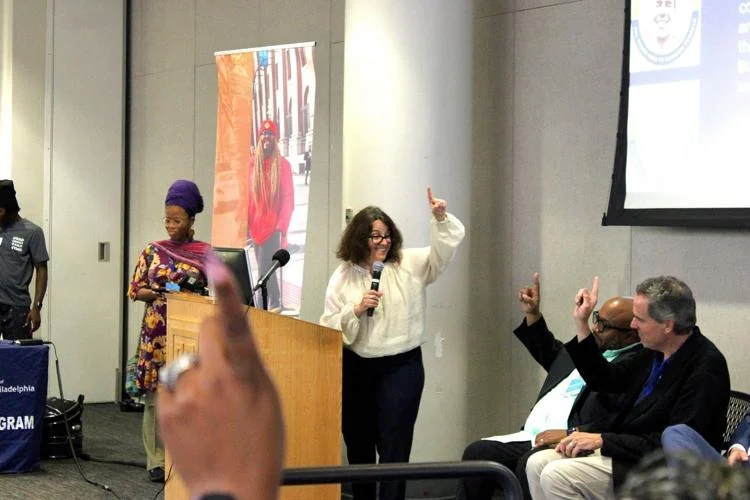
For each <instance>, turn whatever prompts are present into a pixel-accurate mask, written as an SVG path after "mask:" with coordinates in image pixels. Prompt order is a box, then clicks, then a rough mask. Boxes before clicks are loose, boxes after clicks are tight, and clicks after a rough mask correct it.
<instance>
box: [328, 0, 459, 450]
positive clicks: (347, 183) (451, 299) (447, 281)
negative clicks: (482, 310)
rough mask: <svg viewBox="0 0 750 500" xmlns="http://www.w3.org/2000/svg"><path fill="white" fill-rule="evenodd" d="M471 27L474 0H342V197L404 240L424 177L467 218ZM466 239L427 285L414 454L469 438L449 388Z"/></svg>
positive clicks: (421, 231)
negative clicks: (376, 209) (370, 208)
mask: <svg viewBox="0 0 750 500" xmlns="http://www.w3.org/2000/svg"><path fill="white" fill-rule="evenodd" d="M472 38H473V33H472V2H471V1H470V0H377V1H373V0H347V1H346V28H345V56H344V144H343V196H342V201H343V207H344V208H345V209H346V208H351V209H352V210H353V212H354V213H356V212H357V211H358V210H359V209H361V208H363V207H364V206H367V205H378V206H380V207H381V208H382V209H383V210H385V211H386V212H387V213H388V214H389V215H390V216H391V217H392V218H393V219H394V221H395V222H396V224H397V225H398V227H399V229H400V230H401V231H402V233H403V235H404V240H405V246H407V247H414V246H426V245H428V244H429V238H428V227H429V226H428V223H429V217H430V211H429V206H428V203H427V194H426V187H427V186H428V185H430V186H432V188H433V192H434V195H435V196H437V197H440V198H445V199H446V200H447V201H448V210H449V211H450V212H452V213H454V214H456V215H457V216H458V217H459V218H460V219H462V221H463V222H464V223H465V224H466V225H467V229H470V227H469V220H468V219H469V206H470V174H471V128H472V119H471V116H472V115H471V113H472V76H471V72H472ZM342 220H343V214H342ZM469 239H470V238H469V235H467V240H466V241H465V242H464V245H463V248H462V249H461V250H460V252H459V255H458V257H457V259H456V261H455V262H454V263H453V265H452V266H451V268H450V269H449V271H448V272H447V273H446V275H444V276H442V277H441V279H440V280H438V282H437V283H436V284H435V285H433V286H431V287H430V289H429V291H428V314H427V316H428V320H427V322H428V324H427V338H428V341H427V343H426V344H425V345H424V346H423V354H424V358H425V367H426V371H427V373H426V376H427V384H426V386H425V392H424V395H423V397H422V405H421V408H420V416H419V420H418V422H417V431H416V433H415V439H414V446H413V449H412V461H416V460H419V461H425V460H444V459H457V458H460V455H461V451H462V449H463V445H464V444H465V443H460V442H457V440H456V439H454V436H462V435H463V433H462V431H463V428H462V427H461V426H462V425H463V420H462V419H463V418H464V417H463V415H460V409H458V408H459V407H462V405H463V401H461V402H460V403H459V404H455V403H456V402H455V401H453V399H454V395H455V393H457V392H461V393H463V385H464V382H465V376H464V375H463V373H464V371H465V369H466V367H465V366H463V365H462V363H461V362H460V361H456V358H453V354H454V353H456V352H460V351H461V350H462V349H463V346H464V344H463V342H464V340H463V339H464V338H465V335H464V334H465V331H464V330H465V324H466V312H467V310H468V308H467V306H466V297H467V293H468V283H466V280H465V279H464V278H463V277H464V276H466V275H467V274H466V270H467V269H468V243H469ZM442 338H445V339H446V341H445V345H444V347H445V350H444V351H443V349H441V346H442V344H441V342H442V341H441V339H442ZM458 356H459V357H460V354H459V355H458ZM456 397H460V396H456ZM459 429H460V430H459Z"/></svg>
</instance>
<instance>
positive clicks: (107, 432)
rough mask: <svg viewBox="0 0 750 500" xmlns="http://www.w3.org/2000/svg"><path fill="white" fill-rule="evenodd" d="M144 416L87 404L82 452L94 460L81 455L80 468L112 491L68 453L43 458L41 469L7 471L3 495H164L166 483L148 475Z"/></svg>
mask: <svg viewBox="0 0 750 500" xmlns="http://www.w3.org/2000/svg"><path fill="white" fill-rule="evenodd" d="M142 418H143V414H142V413H129V412H121V411H120V408H119V406H118V405H116V404H115V403H100V404H85V405H84V410H83V415H82V422H83V452H84V454H86V455H88V456H89V457H90V460H79V463H80V467H81V470H82V471H83V473H84V474H85V475H86V477H88V478H89V479H90V480H91V481H95V482H98V483H102V484H104V485H107V486H108V487H109V488H110V489H111V491H112V492H108V491H104V490H103V489H102V488H101V487H98V486H94V485H91V484H89V483H87V482H86V481H85V480H84V479H83V477H82V476H81V474H80V473H79V471H78V468H77V467H76V464H75V462H74V461H73V459H72V458H65V459H55V460H43V461H42V464H41V470H40V471H38V472H30V473H26V474H3V475H2V476H0V485H1V486H0V488H1V489H0V498H2V499H3V500H11V499H12V500H21V499H24V500H25V499H34V500H37V499H42V498H44V499H45V500H54V499H66V500H68V499H72V498H75V499H78V498H82V499H89V498H91V499H99V498H102V499H104V498H107V499H116V498H121V499H123V500H124V499H138V500H141V499H151V498H164V494H163V491H161V490H162V486H163V485H162V484H156V483H152V482H150V481H149V480H148V473H147V472H146V453H145V451H144V450H143V443H142V441H141V421H142ZM102 461H108V462H123V463H104V462H102ZM125 464H133V465H125Z"/></svg>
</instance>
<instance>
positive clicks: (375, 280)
mask: <svg viewBox="0 0 750 500" xmlns="http://www.w3.org/2000/svg"><path fill="white" fill-rule="evenodd" d="M384 267H385V265H384V264H383V263H382V262H381V261H379V260H376V261H375V262H373V263H372V284H371V285H370V290H375V291H376V292H377V291H378V288H380V273H382V272H383V268H384ZM374 312H375V308H374V307H371V308H369V309H368V310H367V315H368V316H372V313H374Z"/></svg>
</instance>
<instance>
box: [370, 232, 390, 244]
mask: <svg viewBox="0 0 750 500" xmlns="http://www.w3.org/2000/svg"><path fill="white" fill-rule="evenodd" d="M369 238H370V239H371V240H372V242H373V243H375V244H376V245H377V244H379V243H380V242H382V241H383V240H388V241H391V235H390V234H378V233H372V234H371V235H370V236H369Z"/></svg>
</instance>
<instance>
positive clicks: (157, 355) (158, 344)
mask: <svg viewBox="0 0 750 500" xmlns="http://www.w3.org/2000/svg"><path fill="white" fill-rule="evenodd" d="M197 243H201V242H189V244H191V245H193V246H195V244H197ZM202 245H205V246H206V247H207V248H208V249H210V246H209V245H208V243H202ZM190 257H194V255H191V256H190ZM190 257H186V259H184V260H181V259H180V257H179V254H177V253H175V252H174V249H173V251H168V250H166V249H164V248H162V247H161V246H159V244H157V243H150V244H149V245H148V246H147V247H146V248H145V249H144V250H143V252H141V255H140V256H139V257H138V262H137V263H136V266H135V272H134V273H133V279H132V281H131V282H130V286H129V288H128V296H129V297H130V298H131V299H132V300H135V297H136V294H137V293H138V290H140V289H141V288H152V289H153V288H156V289H164V287H165V286H166V284H167V283H169V282H172V283H180V282H182V280H183V279H184V278H185V276H188V275H192V276H195V275H198V274H199V275H200V276H201V279H202V280H203V282H204V283H205V280H206V278H205V274H204V272H203V269H202V266H200V265H196V264H195V263H194V262H195V261H194V260H193V259H191V258H190ZM166 346H167V302H166V299H164V298H158V299H156V300H154V301H153V302H146V310H145V311H144V313H143V322H142V323H141V334H140V341H139V344H138V369H137V372H136V373H137V375H136V380H135V383H136V387H137V388H138V390H139V392H140V393H141V394H145V393H147V392H154V391H155V390H156V387H157V384H158V375H159V369H160V368H161V367H162V366H164V363H165V362H166V355H167V351H166Z"/></svg>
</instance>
